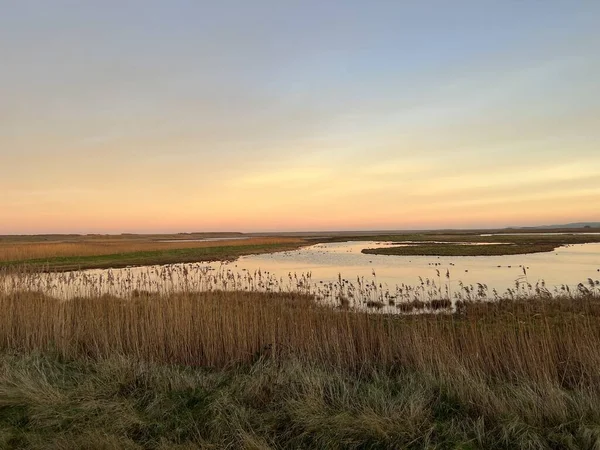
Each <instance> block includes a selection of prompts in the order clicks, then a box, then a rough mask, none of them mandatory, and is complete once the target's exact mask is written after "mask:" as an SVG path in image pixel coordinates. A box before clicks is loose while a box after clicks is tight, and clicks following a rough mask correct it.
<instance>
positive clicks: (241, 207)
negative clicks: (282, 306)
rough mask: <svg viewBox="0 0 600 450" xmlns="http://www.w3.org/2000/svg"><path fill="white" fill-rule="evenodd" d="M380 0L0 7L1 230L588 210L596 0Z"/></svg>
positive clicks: (597, 126)
mask: <svg viewBox="0 0 600 450" xmlns="http://www.w3.org/2000/svg"><path fill="white" fill-rule="evenodd" d="M133 3H135V2H132V4H133ZM391 3H393V2H387V3H385V4H384V3H381V4H379V3H377V5H378V8H367V9H365V8H366V7H365V5H364V4H361V3H360V2H348V3H347V4H346V5H345V7H344V8H333V9H328V8H327V7H325V6H321V4H320V3H319V2H310V1H309V2H304V3H303V5H301V6H299V5H294V6H291V5H290V6H281V7H279V8H275V7H274V5H275V4H276V3H274V2H257V3H256V4H255V5H254V6H252V7H250V6H248V4H245V3H239V4H238V6H239V7H238V8H234V9H231V8H225V7H219V6H216V5H214V6H211V7H210V8H209V10H202V9H201V8H199V7H197V6H193V4H189V3H185V4H184V3H183V2H182V4H181V5H179V6H180V8H169V7H167V6H166V5H165V4H164V3H163V4H159V3H156V4H155V3H154V2H149V3H147V4H146V5H147V8H146V9H144V11H143V13H140V10H139V8H134V7H133V6H128V7H117V6H118V5H116V4H115V5H112V4H110V2H107V3H106V4H104V3H102V4H97V5H95V6H91V5H80V6H79V7H77V8H67V7H66V5H65V7H64V8H63V7H60V6H57V5H54V7H52V8H49V7H47V6H44V5H46V4H45V3H42V4H40V5H39V9H38V10H36V11H33V10H32V9H31V8H29V9H27V8H26V7H25V6H22V5H21V6H20V5H19V4H18V2H15V4H14V5H11V6H8V8H7V9H8V11H6V13H4V12H3V14H2V16H1V17H0V58H1V59H0V60H2V61H3V69H2V70H1V71H0V98H1V99H2V101H1V102H0V192H1V194H0V234H6V233H49V232H65V233H66V232H82V233H86V232H106V233H112V232H114V233H120V232H179V231H182V232H183V231H207V230H230V231H262V230H265V231H279V230H281V231H287V230H326V229H415V228H447V227H454V228H477V227H502V226H512V225H533V224H550V223H567V222H576V221H600V145H599V144H600V90H599V88H598V82H597V80H598V79H600V56H598V55H599V53H598V52H597V42H598V41H600V31H598V28H597V26H596V25H597V24H595V23H594V21H593V20H592V18H593V17H597V16H598V13H599V12H600V6H598V4H594V3H587V4H586V7H585V8H583V7H582V8H580V9H579V10H577V11H576V10H574V9H568V8H567V9H565V5H564V4H562V5H561V4H560V2H549V3H548V4H547V5H546V6H545V8H544V11H539V8H538V9H535V8H534V9H531V8H530V7H529V6H527V5H524V4H523V5H516V4H512V6H511V7H510V8H508V7H507V6H506V5H504V6H502V5H497V6H495V7H494V8H490V7H489V6H486V7H485V8H483V7H481V8H477V7H474V6H473V5H471V6H470V7H469V8H466V7H463V6H457V7H456V8H454V7H453V8H452V9H451V10H445V9H444V8H443V6H442V7H440V8H437V9H435V10H434V11H432V10H429V9H426V8H425V9H423V8H424V7H423V8H421V7H417V6H412V7H404V8H403V7H401V6H399V5H393V4H391ZM441 5H443V3H442V4H441ZM138 6H139V5H138ZM515 8H520V10H518V11H515ZM200 22H202V23H200Z"/></svg>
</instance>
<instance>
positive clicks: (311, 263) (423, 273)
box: [3, 241, 600, 312]
mask: <svg viewBox="0 0 600 450" xmlns="http://www.w3.org/2000/svg"><path fill="white" fill-rule="evenodd" d="M390 245H398V244H393V243H390V242H378V241H360V242H359V241H354V242H339V243H327V244H316V245H312V246H309V247H304V248H301V249H299V250H294V251H286V252H277V253H270V254H262V255H251V256H244V257H241V258H239V259H238V260H236V261H233V262H225V263H223V262H213V263H193V264H174V265H168V266H145V267H133V268H125V269H110V270H85V271H80V272H68V273H62V274H52V273H50V274H29V275H22V274H21V275H19V277H17V278H14V277H13V278H8V279H5V280H4V281H3V284H4V289H6V290H19V289H35V290H39V291H42V292H45V293H48V294H51V295H55V296H58V297H61V298H70V297H74V296H87V295H98V294H105V293H107V294H113V295H130V294H132V293H134V292H135V291H136V290H137V291H149V292H161V293H169V292H174V291H181V290H188V291H204V290H215V289H225V290H258V291H268V292H287V291H295V292H303V293H307V294H311V295H316V296H317V297H320V298H322V299H323V300H324V301H327V302H331V303H333V304H335V303H336V302H339V301H340V298H341V297H344V298H349V299H350V301H351V304H352V305H354V306H359V307H360V306H361V305H363V306H364V305H366V304H367V302H369V301H376V302H382V303H384V307H383V308H381V310H382V311H383V312H385V311H389V310H391V309H393V307H394V303H397V302H401V301H411V300H414V299H422V300H427V299H432V298H435V297H444V298H451V299H453V300H455V299H456V297H457V296H458V295H460V296H461V297H463V298H464V297H465V296H467V295H476V294H477V293H478V292H479V294H482V293H484V294H485V297H487V298H493V297H494V296H495V295H496V293H497V294H499V295H503V294H505V293H506V292H507V290H508V289H511V290H512V291H513V293H514V292H517V294H518V293H519V292H525V291H528V292H529V293H533V292H535V287H536V285H537V286H538V287H540V286H544V287H545V289H547V290H548V292H551V293H553V294H558V293H561V292H564V290H565V288H566V287H567V286H568V287H569V289H570V290H571V291H572V292H576V291H577V286H578V284H579V283H584V284H585V285H586V286H588V287H589V285H590V280H591V282H592V284H593V283H594V282H596V280H598V279H600V243H591V244H578V245H569V246H564V247H560V248H558V249H557V250H556V251H553V252H548V253H534V254H528V255H509V256H463V257H456V256H452V257H442V256H440V257H437V256H388V255H370V254H363V253H361V250H363V249H365V248H378V247H387V246H390ZM400 245H406V243H405V244H400ZM482 289H483V290H482ZM519 289H520V291H519ZM596 289H600V287H597V288H596ZM494 291H495V292H494Z"/></svg>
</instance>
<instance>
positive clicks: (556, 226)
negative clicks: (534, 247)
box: [515, 222, 600, 230]
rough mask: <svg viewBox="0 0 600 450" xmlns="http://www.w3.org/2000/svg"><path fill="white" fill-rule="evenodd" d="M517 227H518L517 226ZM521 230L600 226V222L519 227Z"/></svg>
mask: <svg viewBox="0 0 600 450" xmlns="http://www.w3.org/2000/svg"><path fill="white" fill-rule="evenodd" d="M515 228H516V227H515ZM518 228H519V229H521V230H539V229H545V230H554V229H561V228H562V229H571V228H600V222H575V223H566V224H563V225H540V226H537V227H518Z"/></svg>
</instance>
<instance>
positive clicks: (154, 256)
mask: <svg viewBox="0 0 600 450" xmlns="http://www.w3.org/2000/svg"><path fill="white" fill-rule="evenodd" d="M301 245H306V244H298V243H276V244H260V245H256V244H252V245H235V246H227V245H224V246H215V247H198V248H183V249H168V250H153V251H145V252H133V253H117V254H112V255H95V256H67V257H53V258H41V259H29V260H24V261H8V262H0V267H11V266H28V267H32V268H34V269H35V268H39V269H42V270H48V271H68V270H78V269H106V268H120V267H127V266H146V265H160V264H175V263H191V262H201V261H230V260H234V259H236V258H238V257H240V256H244V255H252V254H260V253H271V252H278V251H286V250H294V249H297V248H298V247H300V246H301Z"/></svg>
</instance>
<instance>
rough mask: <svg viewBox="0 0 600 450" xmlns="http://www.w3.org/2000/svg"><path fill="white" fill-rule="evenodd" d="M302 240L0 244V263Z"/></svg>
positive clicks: (96, 241) (284, 242) (263, 238)
mask: <svg viewBox="0 0 600 450" xmlns="http://www.w3.org/2000/svg"><path fill="white" fill-rule="evenodd" d="M301 242H303V240H302V239H298V238H286V237H260V238H247V239H234V240H222V241H204V242H201V241H200V242H160V241H155V240H140V239H130V240H129V239H124V238H120V239H90V240H81V241H76V242H63V241H56V242H0V262H2V261H26V260H30V259H43V258H55V257H70V256H100V255H112V254H120V253H134V252H144V251H158V250H172V249H187V248H209V247H220V246H224V245H227V246H230V247H239V246H246V245H270V244H294V243H301Z"/></svg>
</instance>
